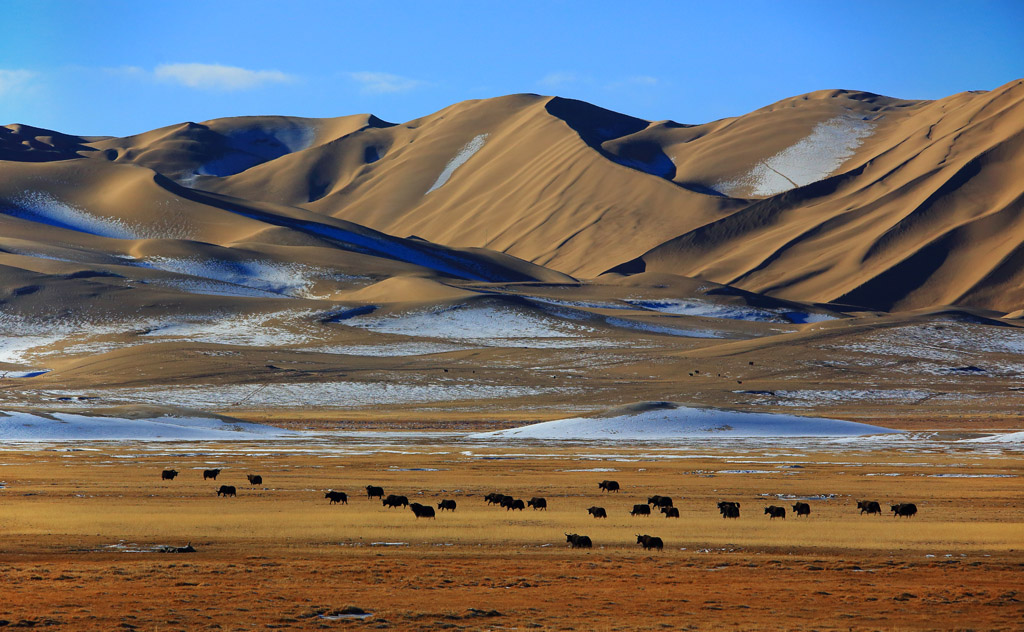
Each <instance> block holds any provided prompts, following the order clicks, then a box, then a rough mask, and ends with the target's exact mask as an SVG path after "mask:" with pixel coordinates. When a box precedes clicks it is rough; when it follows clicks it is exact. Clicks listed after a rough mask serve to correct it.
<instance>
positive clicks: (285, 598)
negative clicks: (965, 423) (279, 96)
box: [0, 438, 1024, 630]
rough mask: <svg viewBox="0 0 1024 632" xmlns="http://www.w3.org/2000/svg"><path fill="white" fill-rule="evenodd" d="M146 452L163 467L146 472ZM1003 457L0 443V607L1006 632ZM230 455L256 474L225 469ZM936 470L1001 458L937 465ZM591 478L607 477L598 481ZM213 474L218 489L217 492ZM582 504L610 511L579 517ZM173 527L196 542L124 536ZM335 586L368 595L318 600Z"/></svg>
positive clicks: (187, 617)
mask: <svg viewBox="0 0 1024 632" xmlns="http://www.w3.org/2000/svg"><path fill="white" fill-rule="evenodd" d="M680 457H685V458H680ZM165 467H174V468H175V469H177V470H178V471H179V472H180V475H179V477H178V478H177V479H176V480H174V481H162V480H161V479H160V472H161V470H162V469H164V468H165ZM206 467H221V468H223V472H222V474H221V475H220V477H219V479H218V480H217V481H216V482H214V481H203V479H202V471H201V470H202V469H203V468H206ZM573 470H577V471H573ZM580 470H582V471H580ZM601 470H614V471H601ZM1022 470H1024V463H1022V462H1021V461H1020V459H1019V456H1018V455H1016V454H1013V453H1005V454H1004V453H1003V452H1001V451H998V450H957V451H946V450H930V451H922V452H918V453H898V452H892V451H886V450H870V451H869V450H853V449H851V450H836V449H833V450H830V451H813V450H803V449H799V448H788V449H779V447H778V446H775V447H772V448H769V447H765V448H760V449H758V448H745V449H742V450H733V451H728V450H721V449H716V450H701V449H696V450H675V451H674V450H663V449H651V448H644V447H636V446H634V447H626V448H621V449H620V448H618V447H616V448H614V449H612V448H608V447H607V446H605V447H596V446H595V447H591V446H577V447H575V448H572V449H566V448H551V447H550V446H532V447H530V446H517V447H501V446H497V445H495V446H488V445H483V446H481V445H470V446H468V447H467V446H463V445H461V444H459V443H457V442H454V441H452V440H449V439H422V438H420V439H417V440H414V441H411V442H410V444H409V445H398V444H397V443H396V444H389V445H361V446H353V445H348V444H345V443H344V442H339V443H338V444H336V445H334V444H330V443H329V442H325V443H323V444H317V445H300V444H294V443H273V444H251V445H244V444H243V445H230V446H226V445H222V444H189V445H187V446H171V445H168V446H152V445H150V446H142V445H139V444H135V445H132V444H91V445H90V449H86V450H81V451H66V449H62V448H59V447H58V448H57V449H56V450H54V449H49V448H25V449H21V448H17V449H8V450H6V451H3V452H0V482H3V484H4V489H2V490H0V503H2V505H0V506H2V511H0V534H2V536H3V537H2V540H0V582H2V584H0V585H2V586H3V593H4V597H5V599H4V604H5V605H3V606H0V619H2V620H8V621H11V622H15V623H16V622H26V621H27V622H35V624H36V625H43V624H45V623H47V622H55V623H57V624H59V625H62V626H65V627H68V628H75V629H113V628H116V627H119V626H122V625H123V624H127V625H131V626H135V627H137V628H141V629H159V630H170V629H183V630H189V629H198V628H207V627H213V628H216V627H220V628H224V629H256V628H260V629H265V628H267V627H282V628H295V629H303V628H309V627H318V626H331V627H337V626H340V627H348V626H353V625H355V626H371V627H387V628H394V629H429V628H438V629H445V628H449V627H450V626H455V627H454V628H451V629H455V628H466V629H501V628H512V627H538V626H539V627H540V628H545V629H578V630H585V629H663V628H669V627H678V628H685V627H686V626H693V627H694V628H707V629H712V628H714V629H721V628H723V627H724V628H734V629H778V628H780V627H781V628H791V629H804V628H806V629H812V628H813V629H844V630H845V629H850V628H853V629H904V628H912V629H947V628H958V627H959V628H975V629H1014V628H1015V626H1017V625H1019V621H1020V616H1021V615H1022V614H1024V601H1021V600H1024V591H1021V594H1018V592H1017V591H1018V590H1019V586H1020V581H1019V578H1020V576H1021V573H1022V572H1024V551H1022V549H1024V507H1022V505H1021V502H1020V498H1021V487H1020V485H1021V480H1022V478H1021V476H1022V474H1024V472H1022ZM249 472H253V473H259V474H261V475H262V476H263V478H264V485H262V486H258V487H252V486H250V485H249V484H248V483H247V481H246V479H245V474H246V473H249ZM729 472H735V473H729ZM741 472H742V473H741ZM950 473H953V474H965V473H966V474H971V475H974V476H979V475H980V476H1000V478H946V477H936V475H942V474H950ZM891 474H899V476H891ZM604 478H612V479H615V480H618V481H620V483H621V484H622V487H623V489H622V491H621V492H619V493H613V494H610V493H604V492H601V491H600V490H599V489H598V488H597V482H598V481H600V480H602V479H604ZM370 483H372V484H376V485H382V486H383V487H384V488H385V490H386V492H388V493H398V494H404V495H406V496H408V497H409V499H410V501H412V502H421V503H423V504H427V503H430V504H433V505H435V506H436V503H437V501H438V500H440V499H441V498H452V499H455V500H456V501H457V502H458V509H457V510H456V511H455V512H454V513H449V512H439V513H438V515H437V517H436V518H435V519H433V520H430V519H416V518H415V517H414V515H413V514H412V512H411V511H409V510H408V509H387V508H384V507H382V505H381V503H380V501H379V500H370V499H367V498H366V496H365V493H364V492H363V488H364V487H365V485H367V484H370ZM221 484H228V485H235V486H236V487H237V488H238V497H236V498H218V497H217V496H216V495H215V493H214V492H215V490H216V488H217V487H218V486H219V485H221ZM327 489H337V490H343V491H346V492H348V493H349V495H350V497H349V502H348V504H347V505H329V504H328V501H327V500H326V499H324V497H323V496H324V492H325V491H326V490H327ZM491 491H501V492H503V493H507V494H510V495H513V496H516V497H518V498H523V499H524V500H528V499H529V498H530V497H532V496H543V497H545V498H547V500H548V504H549V509H548V510H547V511H532V510H530V509H527V510H526V511H524V512H518V511H506V510H504V509H501V508H498V507H491V506H488V505H486V503H485V502H484V501H483V496H484V495H485V494H487V493H488V492H491ZM653 494H665V495H671V496H672V497H673V499H674V502H675V505H676V506H677V507H679V509H680V514H681V517H680V518H679V519H668V518H664V517H663V516H661V515H660V514H658V513H655V514H654V515H652V516H650V517H632V516H630V515H629V513H628V512H629V510H630V508H631V507H632V506H633V504H634V503H643V502H644V501H645V500H646V499H647V497H648V496H650V495H653ZM780 495H781V496H783V497H782V498H780V497H779V496H780ZM789 496H793V497H810V498H811V500H809V501H808V502H810V504H811V506H812V514H811V516H810V517H809V518H796V517H795V516H792V515H790V516H788V517H787V519H786V520H784V521H783V520H770V519H769V518H768V517H767V516H765V515H764V514H763V513H762V512H763V507H764V506H765V505H768V504H776V505H784V506H786V507H787V508H789V507H790V505H792V503H793V502H794V500H793V499H791V498H788V497H789ZM818 497H821V499H818ZM720 499H730V500H737V501H739V502H741V503H742V517H741V518H740V519H739V520H723V519H722V518H721V517H719V515H718V513H717V510H716V507H715V503H716V502H717V501H718V500H720ZM858 499H871V500H879V501H880V502H881V503H882V504H883V506H884V508H885V509H888V507H887V504H888V503H889V502H898V501H913V502H915V503H917V504H918V506H919V508H920V513H919V515H918V516H917V517H915V518H913V519H896V518H893V517H892V515H891V513H889V512H886V513H885V514H884V515H882V516H867V515H864V516H861V515H860V514H859V513H858V512H857V510H856V507H855V504H856V500H858ZM592 505H597V506H603V507H605V508H606V509H607V510H608V513H609V518H608V519H607V520H596V519H593V518H591V517H590V516H588V515H587V513H586V508H587V507H590V506H592ZM565 532H577V533H583V534H586V535H589V536H590V537H591V538H592V539H593V541H594V543H595V548H594V549H593V550H590V551H573V550H569V549H567V548H566V545H565V537H564V535H563V534H564V533H565ZM638 533H648V534H651V535H656V536H659V537H661V538H662V539H663V540H664V541H665V544H666V547H665V550H664V551H663V552H661V553H651V552H644V551H642V550H641V549H640V547H639V546H638V545H637V544H636V543H635V542H636V537H635V536H636V534H638ZM187 542H191V543H192V544H193V545H194V546H195V547H196V549H197V553H195V554H181V555H177V554H163V553H155V552H149V551H151V550H152V549H153V547H155V546H157V545H175V546H181V545H184V544H185V543H187ZM130 551H145V552H130ZM907 595H910V596H907ZM346 605H354V606H358V607H360V608H363V609H365V610H367V611H370V612H373V616H371V617H369V618H366V619H355V618H345V619H330V618H323V617H321V616H319V615H322V614H328V615H329V614H330V613H331V612H335V611H338V610H340V609H341V608H343V607H344V606H346ZM470 608H472V609H475V610H470ZM491 611H497V613H498V614H494V613H492V612H491ZM792 613H802V614H800V615H799V617H798V618H796V619H793V618H791V615H792ZM780 616H781V617H784V621H780V620H779V619H778V617H780ZM892 616H897V617H898V618H897V619H895V620H894V619H892V618H891V617H892ZM126 629H132V628H126Z"/></svg>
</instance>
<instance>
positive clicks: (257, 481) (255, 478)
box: [245, 474, 263, 485]
mask: <svg viewBox="0 0 1024 632" xmlns="http://www.w3.org/2000/svg"><path fill="white" fill-rule="evenodd" d="M245 477H246V478H247V479H249V484H250V485H262V484H263V477H262V476H260V475H259V474H246V475H245Z"/></svg>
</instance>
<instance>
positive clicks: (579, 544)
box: [565, 533, 594, 549]
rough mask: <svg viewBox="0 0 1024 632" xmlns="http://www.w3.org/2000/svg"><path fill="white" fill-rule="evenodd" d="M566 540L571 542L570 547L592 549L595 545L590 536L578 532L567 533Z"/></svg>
mask: <svg viewBox="0 0 1024 632" xmlns="http://www.w3.org/2000/svg"><path fill="white" fill-rule="evenodd" d="M565 541H566V542H568V543H569V548H571V549H590V548H593V547H594V543H593V542H591V541H590V536H586V535H580V534H578V533H566V534H565Z"/></svg>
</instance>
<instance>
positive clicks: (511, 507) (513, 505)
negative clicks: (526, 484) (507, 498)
mask: <svg viewBox="0 0 1024 632" xmlns="http://www.w3.org/2000/svg"><path fill="white" fill-rule="evenodd" d="M517 509H518V510H519V511H522V510H524V509H526V503H524V502H523V501H522V500H520V499H518V498H516V499H513V500H512V502H510V503H508V504H506V505H505V511H515V510H517Z"/></svg>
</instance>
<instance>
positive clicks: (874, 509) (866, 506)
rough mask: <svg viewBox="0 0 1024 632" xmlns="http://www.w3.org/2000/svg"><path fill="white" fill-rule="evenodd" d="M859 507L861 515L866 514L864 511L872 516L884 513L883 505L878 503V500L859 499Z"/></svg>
mask: <svg viewBox="0 0 1024 632" xmlns="http://www.w3.org/2000/svg"><path fill="white" fill-rule="evenodd" d="M857 509H860V515H862V516H863V515H864V512H867V514H868V515H869V516H870V515H871V514H878V515H879V516H881V515H882V506H881V505H879V504H878V501H877V500H858V501H857Z"/></svg>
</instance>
